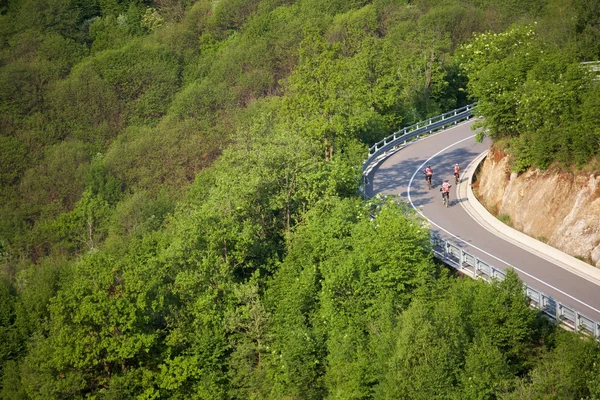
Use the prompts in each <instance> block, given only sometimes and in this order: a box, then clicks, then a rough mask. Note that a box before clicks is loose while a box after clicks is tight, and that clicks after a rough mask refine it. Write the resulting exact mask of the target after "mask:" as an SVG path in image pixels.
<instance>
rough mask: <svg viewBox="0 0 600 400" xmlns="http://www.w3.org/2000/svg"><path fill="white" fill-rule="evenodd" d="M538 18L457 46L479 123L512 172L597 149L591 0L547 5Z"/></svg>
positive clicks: (599, 29)
mask: <svg viewBox="0 0 600 400" xmlns="http://www.w3.org/2000/svg"><path fill="white" fill-rule="evenodd" d="M559 3H561V5H560V6H559ZM542 22H545V23H539V24H530V25H525V26H516V27H513V28H512V29H509V30H507V31H505V32H501V33H490V32H488V33H482V34H479V35H478V36H476V38H475V39H474V40H473V41H471V42H470V43H468V44H466V45H464V46H463V48H462V52H461V53H462V54H461V66H462V67H463V69H464V70H465V72H466V74H467V76H468V77H469V84H468V88H469V93H470V94H471V95H472V96H473V97H474V98H476V99H477V100H478V107H477V110H478V113H479V114H480V115H482V116H483V117H485V119H484V120H483V121H484V122H483V125H484V127H485V128H486V131H487V132H488V134H489V135H491V136H492V137H493V138H494V139H496V140H501V142H503V144H504V145H505V147H507V149H508V151H509V152H510V153H512V154H513V155H514V169H515V170H517V171H523V170H525V169H527V168H528V167H531V166H535V167H538V168H542V169H545V168H547V167H548V166H549V165H551V164H552V163H553V162H559V163H561V164H562V165H564V166H566V167H571V166H579V167H581V166H583V165H585V164H586V163H588V162H590V160H591V159H592V158H594V157H597V156H598V155H599V154H600V124H599V122H600V117H599V115H598V105H599V104H600V90H599V89H600V86H599V85H600V83H599V80H598V77H599V76H600V75H599V72H598V69H600V63H595V64H594V63H593V62H594V61H598V60H600V45H599V43H600V8H599V5H598V2H595V1H587V0H571V1H569V2H567V5H563V2H562V1H561V2H556V4H553V3H551V4H550V5H549V6H548V7H547V9H546V10H545V14H544V15H543V18H542ZM590 63H591V64H590Z"/></svg>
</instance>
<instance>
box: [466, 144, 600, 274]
mask: <svg viewBox="0 0 600 400" xmlns="http://www.w3.org/2000/svg"><path fill="white" fill-rule="evenodd" d="M474 189H475V191H476V193H477V195H478V197H479V200H480V201H481V202H482V203H483V204H484V205H485V206H486V207H487V209H488V210H489V211H490V212H491V213H492V214H494V215H497V216H499V217H500V219H502V220H504V221H505V222H508V223H509V224H510V225H511V226H512V227H513V228H515V229H518V230H520V231H521V232H524V233H526V234H527V235H529V236H531V237H534V238H536V239H538V240H541V241H543V242H546V243H548V244H549V245H551V246H553V247H555V248H557V249H560V250H562V251H564V252H565V253H568V254H570V255H572V256H575V257H578V258H580V259H582V260H585V261H587V262H590V263H592V264H594V265H595V266H596V267H599V268H600V174H596V175H584V174H572V173H565V172H559V171H552V170H549V171H544V172H542V171H539V170H530V171H527V172H525V173H523V174H516V173H511V172H510V167H509V166H508V156H507V155H506V154H504V153H503V152H502V151H500V150H497V149H495V150H492V151H491V152H490V153H489V154H488V156H487V157H486V159H485V161H484V162H483V163H482V164H481V165H480V166H479V171H478V173H477V182H476V184H475V186H474ZM507 216H508V217H507ZM509 219H510V220H509Z"/></svg>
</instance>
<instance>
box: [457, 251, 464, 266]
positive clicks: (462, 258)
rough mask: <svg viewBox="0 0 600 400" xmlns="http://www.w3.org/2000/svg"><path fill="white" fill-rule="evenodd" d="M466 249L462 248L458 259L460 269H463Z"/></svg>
mask: <svg viewBox="0 0 600 400" xmlns="http://www.w3.org/2000/svg"><path fill="white" fill-rule="evenodd" d="M464 253H465V251H464V250H463V249H460V258H459V260H458V269H459V270H461V269H463V262H464V260H465V254H464Z"/></svg>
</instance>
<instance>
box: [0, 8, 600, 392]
mask: <svg viewBox="0 0 600 400" xmlns="http://www.w3.org/2000/svg"><path fill="white" fill-rule="evenodd" d="M596 60H600V3H598V2H597V1H596V0H135V1H126V0H0V214H1V218H0V398H2V399H11V400H12V399H44V400H46V399H83V398H89V399H130V398H137V399H162V398H173V399H324V398H328V399H333V398H336V399H507V400H510V399H518V400H523V399H600V345H599V343H597V342H596V341H594V340H593V339H591V338H589V337H585V336H580V335H577V334H574V333H571V332H567V331H565V330H563V329H561V328H559V327H557V326H556V325H555V324H554V323H552V322H551V321H550V320H548V319H546V318H544V317H543V316H542V315H541V314H540V312H539V311H536V310H533V309H531V308H530V307H529V302H528V299H527V298H526V296H525V294H524V291H523V287H522V283H521V282H520V280H519V278H518V276H517V275H516V274H515V273H514V272H512V271H508V274H507V278H506V279H505V280H503V281H501V282H499V281H498V282H494V283H493V284H487V283H485V282H482V281H473V280H469V279H466V278H464V277H461V276H457V275H455V274H454V273H453V272H451V271H450V270H449V269H447V268H446V267H445V266H443V265H440V264H439V263H438V262H436V261H435V260H434V258H433V256H432V252H431V244H430V241H429V232H428V229H427V227H426V226H424V224H423V222H422V221H421V220H420V219H419V217H418V216H417V215H416V213H414V212H413V211H411V209H410V208H409V207H408V206H406V205H405V204H404V203H402V202H401V201H398V199H395V198H372V199H363V198H362V197H361V196H360V194H359V193H360V191H359V185H360V183H361V164H362V162H363V160H364V159H365V157H366V152H367V148H368V146H369V145H370V144H372V143H374V142H376V141H377V140H379V139H381V138H382V137H385V136H386V135H388V134H390V133H391V132H393V131H395V130H397V129H399V128H400V127H402V126H406V125H410V124H412V123H415V122H417V121H420V120H422V119H424V118H427V117H431V116H435V115H437V114H440V113H442V112H445V111H448V110H451V109H454V108H456V107H460V106H463V105H465V104H469V103H472V102H475V101H477V102H478V106H477V112H478V113H479V115H481V116H483V117H484V119H482V123H481V124H482V125H483V127H484V128H485V130H484V132H485V133H486V134H487V135H490V136H491V137H492V139H493V140H494V141H495V145H498V146H502V147H503V148H504V149H506V151H507V152H509V153H510V154H511V155H512V156H513V168H514V169H515V170H516V171H524V170H525V169H527V168H531V167H537V168H548V167H550V166H551V165H560V166H561V168H595V167H594V166H597V165H598V161H599V160H598V154H599V153H600V128H599V126H600V124H599V123H598V122H600V115H599V114H598V110H599V109H600V91H599V90H598V89H599V88H598V84H599V81H598V79H597V75H595V72H594V71H593V70H592V69H590V68H588V67H587V66H586V65H589V64H584V63H585V62H589V61H596Z"/></svg>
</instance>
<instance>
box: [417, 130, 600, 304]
mask: <svg viewBox="0 0 600 400" xmlns="http://www.w3.org/2000/svg"><path fill="white" fill-rule="evenodd" d="M474 137H475V135H472V136H469V137H467V138H464V139H461V140H459V141H457V142H455V143H453V144H451V145H449V146H447V147H445V148H443V149H442V150H440V151H438V152H437V153H435V154H434V155H432V156H431V157H429V158H428V159H427V160H425V161H424V162H423V164H421V165H420V166H419V167H418V168H417V169H416V170H415V172H414V174H412V176H411V178H410V181H409V182H408V188H407V197H408V201H409V202H410V205H411V206H412V208H414V209H415V210H416V211H417V213H419V215H421V216H422V217H423V218H425V219H426V220H427V221H429V223H431V224H432V225H434V226H436V227H437V228H439V229H440V230H442V231H444V232H446V233H447V234H448V235H450V236H452V237H453V238H455V239H457V240H458V241H460V242H462V243H464V244H466V245H467V246H470V247H472V248H474V249H477V250H479V251H480V252H482V253H484V254H486V255H488V256H490V257H492V258H495V259H496V260H498V261H500V262H502V263H504V264H505V265H508V266H509V267H511V268H513V269H514V270H516V271H519V272H520V273H522V274H523V275H527V276H528V277H530V278H531V279H534V280H536V281H538V282H540V283H541V284H543V285H545V286H546V287H549V288H550V289H552V290H556V291H557V292H558V293H560V294H562V295H564V296H566V297H568V298H570V299H571V300H574V301H576V302H578V303H579V304H582V305H584V306H585V307H587V308H589V309H590V310H594V311H595V312H597V313H599V314H600V310H598V309H597V308H595V307H592V306H590V305H589V304H587V303H584V302H583V301H581V300H579V299H577V298H575V297H573V296H571V295H570V294H568V293H565V292H563V291H562V290H560V289H558V288H556V287H554V286H552V285H550V284H549V283H546V282H544V281H543V280H541V279H539V278H536V277H535V276H533V275H531V274H529V273H527V272H525V271H523V270H521V269H519V268H517V267H515V266H514V265H511V264H510V263H508V262H506V261H504V260H502V259H501V258H498V257H496V256H495V255H493V254H490V253H488V252H487V251H485V250H483V249H480V248H479V247H477V246H475V245H473V244H470V243H468V242H466V241H465V240H463V239H461V238H459V237H458V236H456V235H455V234H453V233H451V232H449V231H447V230H446V229H444V228H442V227H441V226H439V225H438V224H436V223H435V222H433V221H432V220H430V219H429V218H427V217H426V216H425V215H424V214H423V213H422V212H421V211H420V210H419V209H418V208H417V207H415V205H414V203H413V201H412V198H411V197H410V187H411V185H412V183H413V180H414V179H415V176H416V175H417V173H418V172H419V171H421V169H423V167H424V166H425V164H427V163H428V162H429V161H430V160H431V159H433V158H435V157H437V156H438V155H440V154H441V153H443V152H445V151H446V150H448V149H450V148H451V147H454V146H456V145H457V144H459V143H462V142H464V141H466V140H469V139H472V138H474ZM499 239H500V240H503V239H501V238H499Z"/></svg>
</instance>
